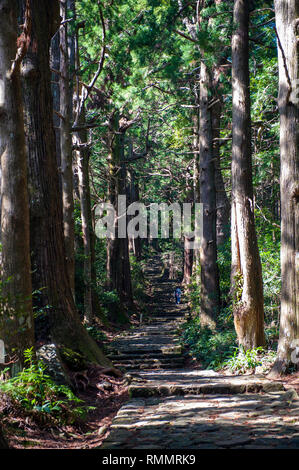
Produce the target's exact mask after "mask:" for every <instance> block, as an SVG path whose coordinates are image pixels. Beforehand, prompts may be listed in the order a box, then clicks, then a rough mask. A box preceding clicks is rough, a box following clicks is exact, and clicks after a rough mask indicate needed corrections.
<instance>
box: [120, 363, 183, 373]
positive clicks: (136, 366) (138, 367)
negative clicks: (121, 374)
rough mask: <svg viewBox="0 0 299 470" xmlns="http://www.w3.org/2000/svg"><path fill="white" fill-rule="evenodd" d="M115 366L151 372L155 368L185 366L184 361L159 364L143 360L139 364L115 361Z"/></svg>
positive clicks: (166, 368) (164, 368)
mask: <svg viewBox="0 0 299 470" xmlns="http://www.w3.org/2000/svg"><path fill="white" fill-rule="evenodd" d="M113 365H114V367H116V368H117V369H120V370H124V371H149V372H152V371H155V370H157V371H158V370H168V369H178V368H179V367H181V368H182V367H184V362H182V364H177V363H175V364H173V363H171V362H165V363H163V364H161V363H159V364H153V365H151V364H144V363H142V362H140V363H139V364H123V363H120V364H118V363H115V364H113Z"/></svg>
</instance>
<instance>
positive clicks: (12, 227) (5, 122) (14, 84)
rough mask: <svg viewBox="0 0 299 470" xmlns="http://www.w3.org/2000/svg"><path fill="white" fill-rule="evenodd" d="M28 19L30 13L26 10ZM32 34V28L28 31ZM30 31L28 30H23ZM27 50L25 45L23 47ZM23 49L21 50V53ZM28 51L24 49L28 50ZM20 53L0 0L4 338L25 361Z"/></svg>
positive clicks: (28, 335) (30, 338)
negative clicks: (18, 56) (18, 55)
mask: <svg viewBox="0 0 299 470" xmlns="http://www.w3.org/2000/svg"><path fill="white" fill-rule="evenodd" d="M26 15H27V20H26V21H27V22H28V21H30V20H29V17H30V11H29V9H28V8H27V10H26ZM28 33H29V31H28ZM24 34H25V33H24ZM23 47H24V48H25V45H24V46H23ZM21 53H22V51H21V47H20V49H19V50H18V54H21ZM23 53H25V50H24V51H23ZM16 57H17V19H16V3H15V1H12V0H1V1H0V156H1V174H2V179H1V235H2V281H3V295H4V299H5V300H4V305H3V307H1V314H0V338H2V339H3V340H4V341H5V348H6V353H7V354H8V356H9V357H10V358H12V356H15V361H16V363H21V364H22V363H23V352H24V350H25V349H27V348H30V347H32V346H33V344H34V333H33V315H32V286H31V264H30V242H29V204H28V193H27V164H26V147H25V134H24V120H23V109H22V95H21V81H20V61H19V62H18V60H17V59H16Z"/></svg>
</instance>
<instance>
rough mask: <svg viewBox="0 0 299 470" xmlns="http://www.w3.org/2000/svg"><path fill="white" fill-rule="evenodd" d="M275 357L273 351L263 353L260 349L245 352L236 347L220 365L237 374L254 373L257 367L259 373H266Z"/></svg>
mask: <svg viewBox="0 0 299 470" xmlns="http://www.w3.org/2000/svg"><path fill="white" fill-rule="evenodd" d="M275 356H276V355H275V352H274V351H265V350H264V349H263V348H262V347H258V348H254V349H248V350H247V351H244V349H243V348H237V347H236V348H235V350H234V353H233V354H232V355H231V356H230V357H229V359H227V360H226V361H224V362H223V363H222V365H221V367H222V368H227V369H229V370H230V372H232V373H238V374H245V373H246V372H250V371H255V370H256V368H257V367H260V369H261V372H266V371H267V370H269V368H270V367H271V365H272V364H273V363H274V360H275Z"/></svg>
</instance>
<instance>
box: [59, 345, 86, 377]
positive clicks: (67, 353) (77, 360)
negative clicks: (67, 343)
mask: <svg viewBox="0 0 299 470" xmlns="http://www.w3.org/2000/svg"><path fill="white" fill-rule="evenodd" d="M59 353H60V356H61V359H62V360H63V362H64V363H65V364H66V366H67V367H68V368H69V369H70V370H72V371H80V370H84V369H86V368H87V367H88V362H87V361H86V359H85V358H84V357H83V355H82V354H81V353H79V352H78V351H74V350H73V349H70V348H66V347H60V348H59Z"/></svg>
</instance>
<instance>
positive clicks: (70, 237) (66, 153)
mask: <svg viewBox="0 0 299 470" xmlns="http://www.w3.org/2000/svg"><path fill="white" fill-rule="evenodd" d="M60 17H61V19H62V21H66V20H67V17H68V15H67V6H66V2H65V1H64V0H63V1H60ZM59 35H60V45H59V49H60V74H59V89H60V116H61V118H60V155H61V183H62V204H63V226H64V243H65V252H66V262H67V270H68V275H69V279H70V285H71V290H72V293H73V296H75V223H74V199H73V164H72V163H73V151H72V136H71V93H70V77H69V54H68V24H67V22H65V23H64V24H63V25H61V26H60V29H59Z"/></svg>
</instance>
